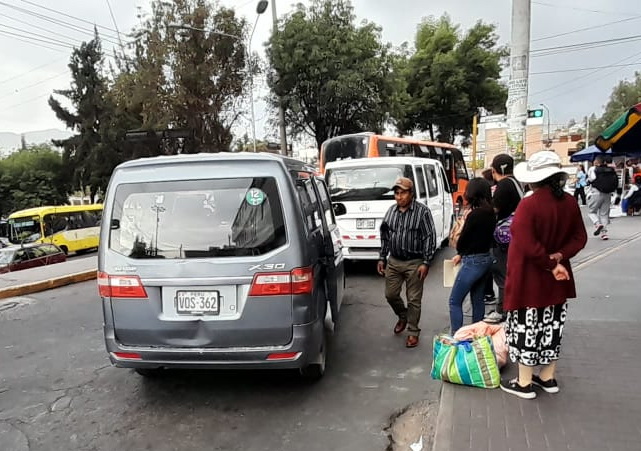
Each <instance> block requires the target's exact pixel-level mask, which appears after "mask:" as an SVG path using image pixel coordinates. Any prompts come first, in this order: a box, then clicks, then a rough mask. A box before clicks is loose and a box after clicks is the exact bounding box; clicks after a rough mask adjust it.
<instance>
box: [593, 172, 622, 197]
mask: <svg viewBox="0 0 641 451" xmlns="http://www.w3.org/2000/svg"><path fill="white" fill-rule="evenodd" d="M594 173H595V174H596V179H594V180H593V181H592V183H591V184H592V186H594V187H595V188H596V189H598V190H599V191H600V192H602V193H605V194H610V193H613V192H615V191H616V190H617V188H618V187H619V176H618V175H617V173H616V171H615V170H614V168H611V167H609V166H599V167H597V168H594Z"/></svg>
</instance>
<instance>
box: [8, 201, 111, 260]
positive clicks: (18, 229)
mask: <svg viewBox="0 0 641 451" xmlns="http://www.w3.org/2000/svg"><path fill="white" fill-rule="evenodd" d="M101 220H102V205H101V204H94V205H60V206H52V207H36V208H29V209H27V210H20V211H16V212H15V213H12V214H11V215H10V216H9V218H8V221H7V222H8V224H9V236H8V238H9V241H10V242H11V243H13V244H22V243H53V244H55V245H57V246H58V247H59V248H61V249H62V250H63V251H64V252H65V253H66V254H67V253H69V252H76V253H81V252H85V251H87V250H89V249H94V248H97V247H98V242H99V236H100V221H101Z"/></svg>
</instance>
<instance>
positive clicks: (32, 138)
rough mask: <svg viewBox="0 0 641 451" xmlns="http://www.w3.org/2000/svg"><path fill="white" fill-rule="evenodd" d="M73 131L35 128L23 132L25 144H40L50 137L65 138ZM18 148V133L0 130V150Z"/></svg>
mask: <svg viewBox="0 0 641 451" xmlns="http://www.w3.org/2000/svg"><path fill="white" fill-rule="evenodd" d="M72 134H73V133H71V132H69V131H65V130H57V129H55V128H52V129H49V130H37V131H33V132H26V133H24V136H25V140H26V141H27V144H42V143H48V142H50V141H51V140H52V139H65V138H68V137H70V136H71V135H72ZM19 148H20V133H12V132H0V151H1V152H2V153H10V152H11V151H13V150H16V149H19Z"/></svg>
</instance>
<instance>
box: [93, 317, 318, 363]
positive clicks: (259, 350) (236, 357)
mask: <svg viewBox="0 0 641 451" xmlns="http://www.w3.org/2000/svg"><path fill="white" fill-rule="evenodd" d="M323 328H324V321H323V319H319V320H316V321H314V322H311V323H308V324H302V325H295V326H293V335H292V340H291V342H290V343H288V344H287V345H284V346H262V347H238V348H176V347H171V348H170V347H145V346H125V345H122V344H121V343H119V342H118V341H117V339H116V337H115V334H114V329H113V327H110V326H108V325H105V329H104V332H105V344H106V347H107V352H108V353H109V360H111V363H112V364H114V365H115V366H117V367H120V368H151V369H152V368H167V369H170V368H184V369H198V368H201V369H259V368H265V369H270V368H271V369H298V368H304V367H305V366H307V365H309V364H310V363H311V362H312V361H313V360H314V359H315V358H316V357H317V355H318V352H319V350H320V348H321V342H322V337H323V332H324V331H323ZM116 353H127V354H138V355H140V359H138V358H135V359H134V358H119V357H118V356H117V355H116ZM288 353H296V355H295V356H294V357H292V358H286V359H276V360H269V359H268V357H269V356H270V355H273V354H288Z"/></svg>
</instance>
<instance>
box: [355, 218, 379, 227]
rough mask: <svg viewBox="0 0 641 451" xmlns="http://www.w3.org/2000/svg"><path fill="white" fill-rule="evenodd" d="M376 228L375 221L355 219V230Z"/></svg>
mask: <svg viewBox="0 0 641 451" xmlns="http://www.w3.org/2000/svg"><path fill="white" fill-rule="evenodd" d="M374 227H376V220H375V219H357V220H356V228H357V229H373V228H374Z"/></svg>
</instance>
